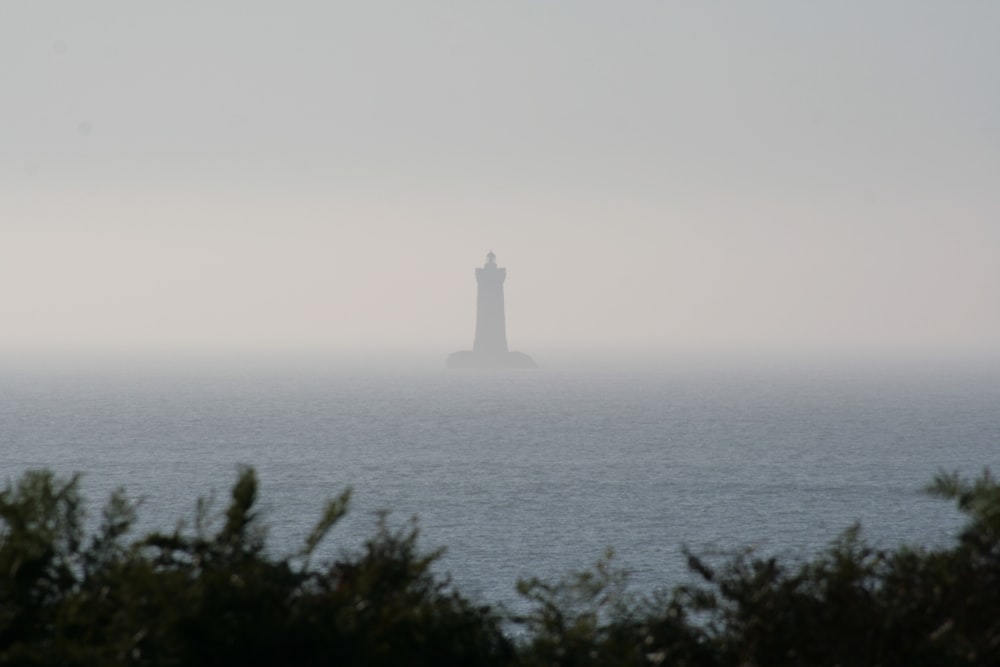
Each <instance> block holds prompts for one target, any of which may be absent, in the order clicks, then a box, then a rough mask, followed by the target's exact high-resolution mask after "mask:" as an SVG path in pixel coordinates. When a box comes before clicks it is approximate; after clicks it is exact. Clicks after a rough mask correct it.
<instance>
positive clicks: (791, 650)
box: [0, 468, 1000, 667]
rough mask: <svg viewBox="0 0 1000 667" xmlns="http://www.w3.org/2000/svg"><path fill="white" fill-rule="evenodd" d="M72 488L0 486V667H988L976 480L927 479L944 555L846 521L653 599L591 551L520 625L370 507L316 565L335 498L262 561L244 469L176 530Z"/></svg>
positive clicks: (999, 512) (988, 578)
mask: <svg viewBox="0 0 1000 667" xmlns="http://www.w3.org/2000/svg"><path fill="white" fill-rule="evenodd" d="M78 487H79V480H78V478H77V477H72V478H69V479H61V478H58V477H56V476H55V475H53V474H52V473H51V472H48V471H32V472H28V473H26V474H25V475H24V476H23V477H22V478H21V479H20V480H19V481H18V482H17V483H16V484H12V485H8V487H7V488H6V489H5V490H4V491H2V492H0V665H202V664H204V665H328V664H337V665H436V666H437V665H525V666H535V665H538V666H541V665H566V666H570V665H636V666H638V665H643V666H646V667H648V666H657V665H664V666H666V665H680V666H699V667H701V666H715V665H720V666H721V665H748V666H750V665H753V666H761V667H765V666H767V667H770V666H780V665H831V666H832V665H886V666H888V665H907V666H908V667H912V666H920V665H935V666H937V665H984V666H985V665H1000V485H998V484H997V482H996V481H995V480H994V479H993V478H992V477H991V476H990V474H989V473H988V472H986V473H984V474H983V475H982V476H981V477H980V478H978V479H976V480H973V481H967V480H963V479H961V478H960V477H958V476H957V475H944V474H942V475H939V476H938V477H937V479H935V481H934V483H933V484H932V485H931V487H930V488H929V491H930V493H932V494H934V495H936V496H939V497H941V498H944V499H947V500H951V501H953V502H955V503H956V504H957V505H958V507H959V509H960V510H961V511H962V512H964V513H965V514H966V516H967V523H966V525H965V527H964V529H963V531H962V532H961V534H960V535H959V536H958V537H957V539H956V543H955V544H954V545H952V546H950V547H948V548H944V549H933V550H932V549H925V548H920V547H902V548H898V549H895V550H879V549H875V548H873V547H871V546H870V545H868V544H867V543H866V542H865V541H864V540H863V539H862V538H861V536H860V534H859V531H858V529H857V528H856V527H855V528H852V529H850V530H848V531H847V532H845V534H844V535H843V536H841V538H840V539H838V540H837V541H836V542H835V543H833V544H832V545H830V547H829V548H828V549H827V550H826V551H825V552H823V553H821V554H819V555H817V556H815V557H814V558H813V559H811V560H809V561H806V562H801V563H785V562H781V561H780V560H779V559H776V558H770V557H766V558H765V557H759V556H757V555H755V554H754V553H753V552H751V551H747V552H743V553H741V554H739V555H737V556H734V557H731V558H729V559H728V560H723V561H721V562H718V563H716V562H709V560H708V559H704V558H701V557H699V556H697V555H695V554H690V553H689V554H688V563H689V566H690V567H691V569H692V571H693V572H695V573H697V575H698V577H699V578H700V583H699V584H697V585H689V586H682V587H678V588H676V589H675V590H673V591H672V592H671V593H669V594H664V595H659V596H650V597H642V596H635V595H632V594H630V593H629V591H628V589H627V587H626V586H625V575H624V573H622V572H619V571H617V570H615V569H614V567H613V566H612V563H611V561H610V559H604V560H602V561H600V562H599V563H598V564H597V565H596V566H595V567H594V568H593V569H592V570H590V571H587V572H583V573H579V574H577V575H573V576H571V577H569V578H567V579H565V580H563V581H559V582H545V581H540V580H536V579H532V580H528V581H522V582H520V584H519V592H520V593H521V594H522V595H523V596H524V597H525V598H526V600H527V601H528V603H529V605H530V606H529V611H528V613H526V614H523V615H520V616H516V617H511V616H505V615H504V614H502V613H500V612H499V611H497V610H496V609H492V608H490V607H484V606H477V605H474V604H472V603H471V602H470V601H469V600H467V599H466V598H465V597H463V596H462V595H461V593H460V592H459V591H457V590H455V589H454V587H452V586H451V585H450V584H449V583H448V582H447V581H446V580H444V579H442V578H441V577H439V576H438V575H436V574H435V573H434V572H433V571H432V569H431V566H432V564H433V562H434V560H435V559H436V558H437V556H438V555H439V553H440V552H422V551H420V550H419V549H418V546H417V533H416V529H415V528H414V527H413V526H412V525H411V526H408V527H404V528H396V529H393V528H391V527H390V526H389V524H388V523H387V522H386V520H385V518H384V517H383V518H382V519H381V520H380V521H379V523H378V525H377V527H376V529H375V532H374V535H373V536H372V537H371V538H370V539H369V540H368V541H367V542H366V543H365V544H364V546H363V548H362V549H361V550H360V552H358V553H356V554H354V555H352V556H344V557H341V558H340V559H337V560H334V561H332V562H323V563H315V562H314V553H315V551H316V549H317V547H318V546H319V544H320V543H321V542H322V541H323V539H324V537H325V536H326V535H327V533H328V532H329V531H330V530H331V528H332V527H333V526H334V525H335V524H336V522H337V521H338V519H340V518H341V517H342V516H343V515H344V513H345V512H346V511H347V507H348V502H349V494H347V493H345V494H343V495H341V496H340V497H338V498H334V499H333V500H331V501H330V502H329V503H328V504H327V506H326V507H325V508H324V510H323V513H322V515H321V518H320V521H319V522H318V523H317V525H316V527H315V529H314V530H313V531H312V532H311V533H310V534H309V536H308V537H307V538H306V540H305V543H304V544H303V545H302V548H301V549H300V550H299V551H297V552H296V553H293V554H292V555H289V556H286V557H275V556H272V555H270V551H269V550H268V549H266V548H265V547H266V535H265V531H264V529H263V527H262V526H261V524H260V520H259V517H258V515H257V513H256V511H255V507H256V500H257V480H256V476H255V474H254V472H253V470H251V469H249V468H247V469H243V470H242V471H241V472H240V475H239V478H238V480H237V482H236V484H235V485H234V487H233V490H232V498H231V501H230V504H229V506H228V509H227V510H226V512H225V515H224V517H223V518H222V519H221V520H220V521H219V522H218V525H215V523H214V522H213V521H212V520H211V516H210V513H209V509H208V506H207V504H206V503H203V502H200V503H199V505H198V512H197V514H196V518H195V521H194V523H193V525H192V528H190V529H183V528H180V527H179V528H177V529H175V530H174V531H172V532H165V533H159V532H157V533H152V534H149V535H145V536H142V537H138V538H134V539H132V540H131V541H128V540H127V538H128V536H129V534H130V529H131V526H132V524H133V523H134V521H135V518H136V511H137V506H136V504H135V503H132V502H130V501H129V500H128V499H127V498H126V496H125V495H124V493H121V492H117V493H115V494H113V495H112V496H111V498H110V499H109V501H108V502H107V504H106V506H105V508H104V510H103V513H102V521H101V523H100V526H99V528H98V529H97V530H96V532H94V533H93V534H91V535H88V534H86V531H85V528H84V514H83V505H82V499H81V498H80V495H79V492H78ZM511 628H518V629H519V630H520V631H519V632H517V633H511Z"/></svg>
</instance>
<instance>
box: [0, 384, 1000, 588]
mask: <svg viewBox="0 0 1000 667" xmlns="http://www.w3.org/2000/svg"><path fill="white" fill-rule="evenodd" d="M998 454H1000V374H997V373H991V372H985V371H984V372H958V371H950V372H949V371H944V370H938V371H934V372H931V371H926V372H918V371H906V372H892V373H875V372H857V371H843V370H841V371H816V370H815V369H813V370H810V371H804V370H803V371H788V370H784V371H777V370H757V371H750V370H743V371H739V372H737V371H730V372H726V371H712V372H708V371H703V372H694V371H676V372H670V371H658V372H624V371H623V372H584V371H573V370H563V371H557V370H544V369H543V370H539V371H537V372H530V371H529V372H524V371H521V372H492V373H475V372H446V371H443V370H442V371H427V372H399V373H388V372H376V373H359V372H348V371H314V372H303V371H298V372H291V371H288V372H279V371H268V372H263V371H259V372H257V371H254V372H250V371H244V372H233V371H225V372H223V371H217V372H210V371H197V372H195V371H192V372H190V373H185V372H183V371H174V372H170V373H166V372H159V373H158V372H152V371H147V372H135V373H100V372H79V373H63V374H57V373H44V374H43V373H34V374H33V373H30V372H24V371H22V372H18V373H8V374H5V375H4V376H3V377H2V378H0V476H2V478H3V479H5V480H10V479H13V478H16V477H17V476H18V475H20V474H21V473H22V472H23V471H24V470H26V469H29V468H38V467H49V468H53V469H56V470H58V471H61V472H67V473H68V472H72V471H81V472H83V473H84V475H85V476H84V484H83V486H84V490H85V494H86V496H87V497H88V498H89V499H91V502H92V503H93V505H92V509H93V510H94V513H95V514H96V510H97V508H98V507H97V506H98V502H97V501H98V499H100V500H101V501H103V499H104V498H105V497H106V496H107V494H108V492H109V491H110V490H111V489H113V488H114V487H117V486H125V487H126V488H127V490H128V491H129V493H130V494H131V495H133V496H142V497H143V498H144V499H145V500H144V505H143V508H142V511H141V517H142V527H143V528H144V529H149V528H153V527H157V528H170V527H172V526H173V525H174V524H175V523H176V522H177V520H179V519H182V518H190V517H191V516H192V514H193V508H194V503H195V498H196V497H197V496H199V495H207V494H208V493H209V492H210V491H212V490H214V491H215V494H216V496H217V505H218V506H219V507H220V508H221V507H223V506H224V504H225V500H226V493H227V491H228V488H229V486H230V485H231V483H232V481H233V480H234V478H235V475H236V469H237V465H238V464H239V463H246V464H251V465H253V466H255V467H256V468H257V470H258V473H259V476H260V478H261V482H262V498H263V507H264V510H265V517H266V520H267V522H268V523H269V525H270V526H271V535H272V538H273V542H274V544H275V545H276V547H277V548H278V549H279V550H282V551H288V552H291V551H294V550H295V549H296V548H297V547H298V545H299V544H301V540H302V539H303V536H304V535H305V533H306V532H307V530H308V528H309V526H310V525H311V524H312V522H313V521H315V520H316V518H317V517H318V515H319V512H320V509H321V506H322V503H323V500H324V499H325V498H328V497H330V496H332V495H334V494H337V493H339V492H340V491H341V490H343V489H344V488H346V487H351V488H353V492H354V496H353V503H352V507H353V509H352V512H351V514H350V515H349V516H348V518H347V519H345V521H344V522H343V524H342V525H340V526H338V527H337V528H336V529H335V531H334V533H333V534H332V539H330V541H329V543H328V544H326V545H325V549H326V550H327V553H328V554H335V553H337V552H338V551H339V550H342V549H351V548H356V547H357V546H358V545H359V544H360V542H361V541H362V540H363V539H364V537H365V536H367V535H370V534H371V532H372V528H373V525H374V516H375V514H376V512H377V511H378V510H379V509H389V510H391V511H392V514H391V516H392V517H394V520H395V521H396V522H397V523H402V522H403V521H405V520H406V519H407V518H408V517H410V516H412V515H417V516H418V517H419V525H420V529H421V543H422V545H423V546H425V547H427V548H432V547H437V546H446V547H447V552H446V555H445V557H444V559H443V560H442V562H441V564H440V569H441V570H442V571H448V572H450V573H451V574H452V575H453V577H454V580H455V581H456V583H457V584H458V585H459V587H460V589H461V590H462V591H463V592H465V593H466V594H468V595H470V596H473V597H475V598H477V599H482V600H483V601H489V602H493V601H510V600H512V599H513V598H515V594H514V592H513V585H514V582H515V580H516V579H517V578H518V577H520V576H526V575H539V576H545V577H556V576H559V575H563V574H566V573H568V572H570V571H571V570H573V569H578V568H582V567H585V566H587V565H589V564H592V563H593V562H594V561H595V560H596V559H597V558H598V557H600V556H601V555H602V554H603V553H604V552H605V550H606V549H607V548H608V547H613V548H614V549H615V552H616V559H617V561H618V563H619V564H620V565H621V566H624V567H626V568H628V569H630V570H631V571H632V573H633V574H632V581H633V583H634V585H635V586H636V587H637V588H640V589H644V590H648V589H652V588H655V587H659V586H670V585H673V584H676V583H678V582H680V581H681V580H682V578H683V577H684V576H685V575H684V566H683V559H682V558H681V556H680V552H679V548H680V547H681V545H684V544H687V545H688V546H690V547H692V548H694V549H695V550H696V551H707V550H717V549H735V548H738V547H742V546H748V545H754V546H756V547H758V548H759V549H761V550H764V551H767V552H777V553H781V554H786V555H793V556H794V555H806V554H809V553H812V552H814V551H815V550H816V549H818V548H821V547H822V546H823V545H824V544H826V543H827V542H828V541H829V540H831V539H832V538H834V537H835V536H836V535H837V534H838V533H839V532H840V531H842V530H843V529H844V528H846V527H847V526H848V525H849V524H850V523H851V522H852V521H855V520H857V521H860V522H861V523H862V525H863V527H864V530H865V534H866V535H868V536H869V537H870V538H871V539H872V540H874V541H876V542H877V543H879V544H882V545H886V546H888V545H893V544H898V543H900V542H919V543H924V544H943V543H946V542H947V540H948V539H949V536H951V535H952V534H953V533H954V531H955V529H956V527H957V526H958V525H959V519H958V516H957V514H956V513H955V512H954V511H953V510H952V509H951V508H950V506H948V505H947V504H944V503H942V502H941V501H936V500H933V499H929V498H927V497H926V496H924V495H923V494H922V493H921V492H920V489H921V488H922V487H923V486H924V485H925V484H926V483H927V482H928V481H929V480H930V479H931V477H932V476H933V474H934V473H935V471H937V470H939V469H941V468H945V469H948V470H960V471H963V472H966V473H969V474H975V473H977V472H979V471H980V470H981V469H982V468H983V467H984V466H988V465H993V466H994V467H995V464H996V463H997V460H998V458H1000V457H998Z"/></svg>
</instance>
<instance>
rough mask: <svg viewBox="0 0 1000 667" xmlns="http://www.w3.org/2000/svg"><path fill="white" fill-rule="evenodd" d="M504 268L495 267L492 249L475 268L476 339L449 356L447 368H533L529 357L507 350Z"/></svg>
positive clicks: (495, 262)
mask: <svg viewBox="0 0 1000 667" xmlns="http://www.w3.org/2000/svg"><path fill="white" fill-rule="evenodd" d="M506 277H507V269H501V268H499V267H497V256H496V255H494V254H493V251H492V250H491V251H490V253H489V254H488V255H486V264H484V265H483V267H482V268H479V269H476V283H477V284H478V291H477V293H476V339H475V341H473V343H472V350H471V351H469V350H465V351H463V352H455V353H454V354H451V355H449V356H448V368H535V367H536V366H535V362H534V361H532V359H531V357H529V356H528V355H526V354H523V353H521V352H510V351H508V350H507V320H506V317H505V316H504V308H503V281H504V279H505V278H506Z"/></svg>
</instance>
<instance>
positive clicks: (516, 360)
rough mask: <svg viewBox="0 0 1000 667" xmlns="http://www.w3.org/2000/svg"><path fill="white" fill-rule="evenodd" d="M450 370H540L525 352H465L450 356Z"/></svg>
mask: <svg viewBox="0 0 1000 667" xmlns="http://www.w3.org/2000/svg"><path fill="white" fill-rule="evenodd" d="M447 366H448V368H538V364H536V363H535V361H534V360H533V359H532V358H531V357H529V356H528V355H526V354H524V353H523V352H473V351H471V350H463V351H462V352H454V353H452V354H449V355H448V363H447Z"/></svg>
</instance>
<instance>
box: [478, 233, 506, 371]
mask: <svg viewBox="0 0 1000 667" xmlns="http://www.w3.org/2000/svg"><path fill="white" fill-rule="evenodd" d="M506 277H507V269H501V268H498V267H497V256H496V255H494V254H493V251H492V250H490V252H489V254H488V255H486V263H485V264H483V268H481V269H476V283H477V284H478V285H479V289H478V291H477V294H476V340H475V342H473V343H472V351H473V352H477V353H482V354H503V353H506V352H507V322H506V319H505V318H504V312H503V281H504V279H505V278H506Z"/></svg>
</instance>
